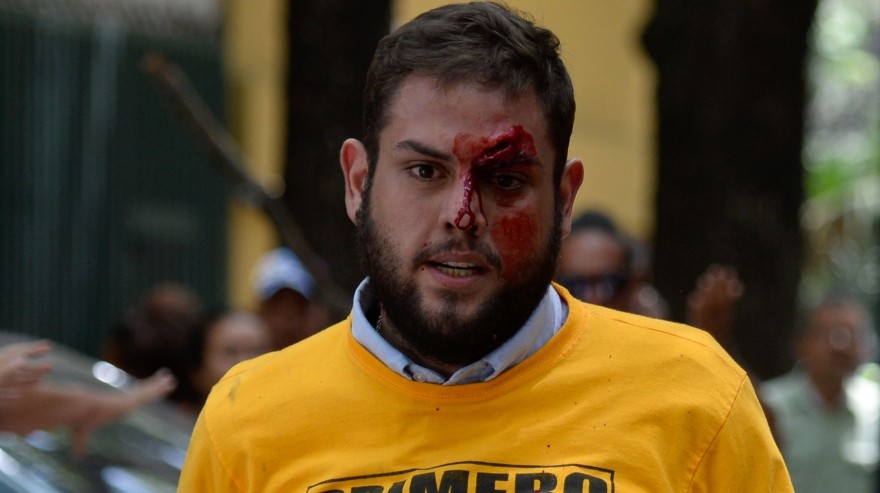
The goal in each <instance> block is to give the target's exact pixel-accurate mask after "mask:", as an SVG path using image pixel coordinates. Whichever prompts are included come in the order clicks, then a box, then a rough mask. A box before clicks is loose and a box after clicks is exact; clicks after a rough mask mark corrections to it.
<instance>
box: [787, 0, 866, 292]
mask: <svg viewBox="0 0 880 493" xmlns="http://www.w3.org/2000/svg"><path fill="white" fill-rule="evenodd" d="M812 48H813V53H812V59H811V61H810V63H809V67H808V70H809V71H808V74H809V78H810V80H809V83H810V86H811V92H812V94H811V103H810V107H809V108H808V119H807V121H808V122H807V134H806V141H805V148H804V164H805V168H806V175H805V186H806V194H807V203H806V204H805V206H804V213H803V224H804V228H805V230H806V234H807V237H808V240H809V243H810V244H809V249H808V258H807V264H806V265H805V271H804V276H803V284H802V295H803V298H804V300H805V301H813V300H814V298H817V297H819V296H821V295H822V293H824V292H826V291H827V290H829V289H832V288H835V287H840V286H844V287H847V288H849V289H851V290H853V291H855V292H856V293H859V294H861V295H862V296H863V297H864V298H865V301H866V302H870V301H872V300H874V299H876V297H877V295H878V294H880V276H878V273H880V262H878V261H880V259H878V257H880V248H878V236H880V235H878V233H880V231H878V224H880V90H878V88H880V53H878V51H880V0H822V2H821V3H820V5H819V10H818V11H817V15H816V22H815V24H814V28H813V40H812ZM872 50H873V51H872Z"/></svg>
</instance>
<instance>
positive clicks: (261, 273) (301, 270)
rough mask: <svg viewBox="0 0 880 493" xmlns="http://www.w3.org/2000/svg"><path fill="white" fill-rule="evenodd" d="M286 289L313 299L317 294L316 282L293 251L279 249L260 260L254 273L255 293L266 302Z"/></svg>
mask: <svg viewBox="0 0 880 493" xmlns="http://www.w3.org/2000/svg"><path fill="white" fill-rule="evenodd" d="M284 288H290V289H292V290H294V291H296V292H298V293H300V294H301V295H303V296H305V297H306V299H311V298H312V296H313V295H314V294H315V280H314V278H312V275H311V274H309V272H308V271H307V270H306V268H305V266H303V264H302V262H300V260H299V258H297V256H296V254H294V253H293V251H291V250H290V249H289V248H285V247H279V248H276V249H274V250H271V251H269V252H268V253H266V254H265V255H263V257H262V258H260V262H259V264H257V268H256V271H255V272H254V293H255V294H256V296H257V298H258V299H259V300H260V301H265V300H267V299H269V298H271V297H272V296H273V295H274V294H275V293H277V292H278V291H280V290H281V289H284Z"/></svg>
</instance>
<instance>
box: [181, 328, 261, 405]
mask: <svg viewBox="0 0 880 493" xmlns="http://www.w3.org/2000/svg"><path fill="white" fill-rule="evenodd" d="M271 348H272V346H271V338H270V336H269V328H268V327H267V326H266V324H265V323H264V322H263V320H262V319H261V318H260V317H259V316H257V315H255V314H253V313H249V312H244V311H232V312H223V313H220V314H216V315H212V316H209V317H207V318H206V319H205V320H203V321H202V322H201V323H199V324H197V325H196V327H195V328H193V329H192V330H191V331H190V333H189V342H188V344H187V350H186V355H187V360H186V361H185V362H184V363H183V364H182V365H181V368H180V369H179V370H178V371H177V372H176V373H177V378H178V380H179V381H180V385H179V387H178V389H177V391H175V393H174V394H173V395H172V397H171V398H172V400H173V401H174V402H175V403H176V404H177V405H178V406H179V407H181V408H182V409H184V410H186V411H188V412H189V413H191V414H192V415H193V416H196V415H198V413H199V411H201V409H202V406H203V405H204V403H205V399H206V398H207V397H208V393H209V392H210V391H211V388H212V387H213V386H214V384H215V383H217V382H218V381H219V380H220V378H222V377H223V375H224V374H225V373H226V372H227V371H229V369H230V368H232V367H233V366H235V365H236V364H237V363H239V362H241V361H244V360H247V359H251V358H254V357H256V356H259V355H261V354H263V353H266V352H269V351H270V350H271Z"/></svg>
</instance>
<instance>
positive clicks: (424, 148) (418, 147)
mask: <svg viewBox="0 0 880 493" xmlns="http://www.w3.org/2000/svg"><path fill="white" fill-rule="evenodd" d="M394 147H395V148H396V149H409V150H411V151H415V152H417V153H419V154H423V155H425V156H428V157H432V158H434V159H437V160H440V161H449V160H450V159H452V155H451V154H448V153H445V152H443V151H440V150H438V149H434V148H433V147H430V146H428V145H425V144H422V143H421V142H418V141H415V140H410V139H407V140H402V141H400V142H398V143H397V145H396V146H394Z"/></svg>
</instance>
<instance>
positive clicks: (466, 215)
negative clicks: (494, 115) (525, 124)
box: [452, 125, 537, 229]
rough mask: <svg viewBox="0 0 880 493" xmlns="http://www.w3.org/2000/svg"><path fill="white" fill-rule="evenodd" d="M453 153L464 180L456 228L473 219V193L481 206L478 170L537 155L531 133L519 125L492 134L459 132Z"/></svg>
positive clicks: (474, 215) (474, 218)
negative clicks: (477, 134) (477, 177)
mask: <svg viewBox="0 0 880 493" xmlns="http://www.w3.org/2000/svg"><path fill="white" fill-rule="evenodd" d="M452 152H453V154H455V157H457V158H458V161H459V163H461V172H460V173H459V176H460V177H461V179H462V182H463V183H462V189H463V197H462V200H461V207H460V208H459V210H458V214H457V215H456V217H455V226H456V227H457V228H459V229H466V228H469V227H471V226H472V225H473V224H474V223H475V222H476V213H475V212H474V210H473V207H472V206H471V202H472V201H473V196H474V193H476V194H477V198H478V199H479V201H480V207H482V204H483V197H482V195H481V193H480V189H479V188H478V187H477V185H476V178H475V175H476V174H477V173H480V172H485V171H490V170H494V169H498V168H503V167H505V166H513V165H515V164H518V163H523V162H528V161H531V160H533V159H535V157H536V156H537V153H536V151H535V141H534V139H533V138H532V135H531V134H529V133H528V132H526V131H525V129H523V128H522V126H520V125H515V126H513V127H511V128H509V129H508V130H506V131H504V132H501V133H499V134H497V135H494V136H492V137H477V136H474V135H472V134H467V133H461V134H458V135H457V136H456V137H455V141H454V142H453V147H452Z"/></svg>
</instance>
